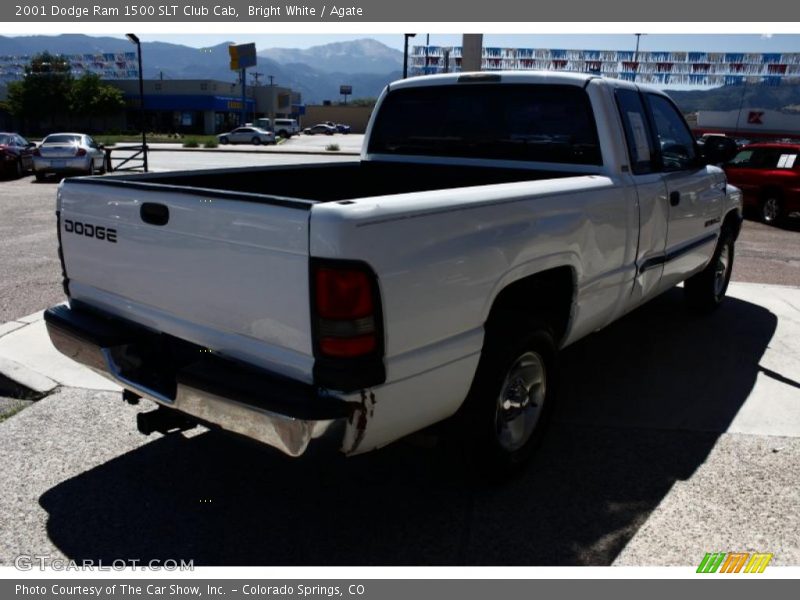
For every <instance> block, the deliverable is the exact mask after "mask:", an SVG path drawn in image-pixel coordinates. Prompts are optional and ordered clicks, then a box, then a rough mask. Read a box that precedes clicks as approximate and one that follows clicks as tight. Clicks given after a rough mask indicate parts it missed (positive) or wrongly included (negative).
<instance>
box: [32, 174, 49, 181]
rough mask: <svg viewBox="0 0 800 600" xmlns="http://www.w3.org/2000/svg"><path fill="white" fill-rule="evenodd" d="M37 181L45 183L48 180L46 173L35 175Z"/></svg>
mask: <svg viewBox="0 0 800 600" xmlns="http://www.w3.org/2000/svg"><path fill="white" fill-rule="evenodd" d="M34 175H35V176H36V181H44V180H45V179H46V178H47V175H46V174H45V173H35V174H34Z"/></svg>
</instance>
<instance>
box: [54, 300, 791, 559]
mask: <svg viewBox="0 0 800 600" xmlns="http://www.w3.org/2000/svg"><path fill="white" fill-rule="evenodd" d="M681 300H682V292H681V290H678V289H676V290H673V291H671V292H669V293H667V294H665V295H664V296H662V297H661V298H659V299H656V300H654V301H653V302H651V303H649V304H648V305H647V306H645V307H643V308H641V309H640V310H638V311H636V312H634V313H633V314H631V315H629V316H628V317H626V318H624V319H622V320H621V321H620V322H618V323H617V324H615V325H613V326H612V327H609V328H608V329H606V330H604V331H602V332H599V333H597V334H595V335H593V336H591V337H590V338H588V339H586V340H584V341H582V342H580V343H578V344H576V345H575V346H573V347H571V348H569V349H568V350H567V351H565V352H564V355H563V362H562V364H563V377H562V379H563V383H562V386H563V387H562V392H563V393H562V402H561V404H560V406H559V409H558V411H557V414H556V420H555V423H554V424H553V427H552V428H551V429H550V432H549V434H548V436H547V437H546V439H545V442H544V444H543V447H542V448H541V450H540V452H539V453H538V454H537V455H536V457H535V458H534V460H533V461H532V464H531V465H530V467H529V468H528V469H527V470H526V472H525V473H524V474H523V475H522V476H520V477H519V478H517V479H515V480H513V481H511V482H507V483H505V484H503V485H495V486H490V485H475V484H472V483H470V477H469V470H470V469H469V465H463V464H459V462H458V461H455V460H453V458H452V457H447V456H445V454H446V453H443V452H437V451H435V450H431V449H428V448H424V447H421V444H419V443H411V442H409V441H404V442H400V443H397V444H394V445H392V446H390V447H388V448H386V449H384V450H383V451H381V452H378V453H373V454H371V455H365V456H363V457H356V458H354V459H349V460H322V459H318V458H304V459H300V460H290V459H284V458H283V457H282V456H279V455H277V454H276V453H274V452H272V451H271V450H269V449H266V448H263V447H260V446H257V445H255V444H251V443H248V442H246V441H243V440H239V439H234V438H232V437H228V436H225V435H222V434H219V433H213V432H211V433H202V434H200V435H194V436H191V437H183V436H181V435H170V436H166V437H161V438H156V439H154V441H153V442H151V443H149V444H146V445H145V446H142V447H141V448H139V449H137V450H134V451H132V452H129V453H127V454H124V455H121V456H119V457H118V458H116V459H114V460H111V461H109V462H107V463H105V464H102V465H100V466H97V467H95V468H93V469H91V470H89V471H87V472H85V473H83V474H81V475H79V476H77V477H75V478H72V479H69V480H67V481H64V482H63V483H60V484H59V485H57V486H55V487H54V488H52V489H50V490H48V491H47V492H46V493H45V494H44V495H42V496H41V498H40V504H41V505H42V507H44V509H45V510H46V511H47V512H48V513H49V520H48V525H47V528H48V533H49V536H50V538H51V540H52V541H53V542H54V543H55V545H56V546H58V547H59V548H60V549H61V550H62V551H63V552H64V554H66V555H67V556H68V557H70V558H72V559H74V560H77V561H79V560H82V559H94V560H103V561H104V562H106V563H108V562H111V561H113V560H119V559H122V560H128V561H130V560H133V559H136V560H140V561H143V562H147V561H150V560H162V561H163V560H165V559H178V560H180V559H184V560H194V563H195V565H465V564H466V565H472V564H476V565H608V564H611V563H612V561H613V560H614V559H615V557H616V556H617V555H618V554H619V552H620V551H621V550H622V549H623V548H624V547H625V545H626V544H627V542H628V541H629V540H630V539H631V537H632V536H633V535H634V534H635V533H636V531H637V530H638V529H639V527H640V526H641V525H642V524H643V523H644V522H645V521H646V520H647V517H648V516H649V514H650V513H651V512H652V511H653V509H654V508H655V507H656V506H657V505H658V504H659V502H660V501H661V500H662V499H663V498H664V496H665V495H666V494H667V493H668V492H669V491H670V488H671V487H672V486H673V484H674V483H675V482H676V481H679V480H684V479H687V478H688V477H690V476H691V475H692V473H693V472H694V471H695V469H696V468H697V467H698V466H700V465H701V464H702V463H703V462H704V461H705V459H706V458H707V456H708V454H709V452H710V451H711V450H712V448H713V447H714V444H715V442H716V440H717V438H718V437H719V435H720V433H721V432H723V431H725V429H726V428H727V426H728V424H729V423H730V422H731V420H732V419H733V418H734V416H735V415H736V413H737V411H738V410H739V408H740V406H741V405H742V404H743V403H744V401H745V400H746V399H747V396H748V394H749V393H750V391H751V390H752V388H753V385H754V383H755V379H756V376H757V374H758V372H759V366H758V363H759V360H760V359H761V356H762V354H763V353H764V350H765V349H766V347H767V344H768V343H769V341H770V339H771V338H772V335H773V333H774V331H775V329H776V325H777V319H776V317H775V315H773V314H772V313H770V312H769V311H768V310H766V309H764V308H762V307H759V306H756V305H753V304H750V303H747V302H743V301H740V300H736V299H733V298H729V299H728V301H727V302H726V304H725V305H724V306H723V307H722V308H721V309H720V310H719V311H718V312H717V313H715V314H714V315H712V316H710V317H694V316H691V315H688V314H687V312H686V310H685V309H684V307H683V305H682V302H681ZM131 426H132V427H133V424H131Z"/></svg>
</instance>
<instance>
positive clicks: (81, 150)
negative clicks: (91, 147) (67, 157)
mask: <svg viewBox="0 0 800 600" xmlns="http://www.w3.org/2000/svg"><path fill="white" fill-rule="evenodd" d="M75 156H86V148H78V150H77V151H76V152H75Z"/></svg>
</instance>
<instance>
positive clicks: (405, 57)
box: [403, 33, 417, 79]
mask: <svg viewBox="0 0 800 600" xmlns="http://www.w3.org/2000/svg"><path fill="white" fill-rule="evenodd" d="M403 35H404V36H405V43H404V45H403V79H405V78H406V77H408V38H412V37H414V36H416V35H417V34H416V33H404V34H403Z"/></svg>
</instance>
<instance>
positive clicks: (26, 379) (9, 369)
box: [0, 356, 58, 394]
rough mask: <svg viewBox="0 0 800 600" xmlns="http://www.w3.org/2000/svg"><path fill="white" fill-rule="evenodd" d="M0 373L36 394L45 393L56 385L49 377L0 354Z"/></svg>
mask: <svg viewBox="0 0 800 600" xmlns="http://www.w3.org/2000/svg"><path fill="white" fill-rule="evenodd" d="M0 374H1V375H3V376H4V377H6V378H8V379H10V380H11V381H13V382H14V383H17V384H19V385H21V386H23V387H26V388H28V389H29V390H33V391H34V392H36V393H38V394H47V393H48V392H51V391H53V390H54V389H56V388H57V387H58V383H56V382H55V381H53V380H52V379H50V378H49V377H47V376H45V375H42V374H41V373H37V372H36V371H34V370H33V369H30V368H28V367H26V366H25V365H21V364H19V363H18V362H15V361H13V360H11V359H9V358H3V357H2V356H0Z"/></svg>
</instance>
